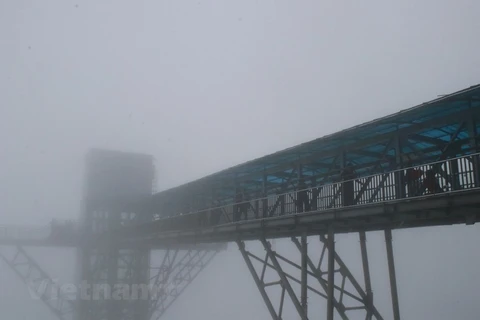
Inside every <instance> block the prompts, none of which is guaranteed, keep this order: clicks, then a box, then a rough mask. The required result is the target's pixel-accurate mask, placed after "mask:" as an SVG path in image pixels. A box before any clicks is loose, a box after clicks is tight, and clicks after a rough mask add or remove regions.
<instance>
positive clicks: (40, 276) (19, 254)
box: [0, 246, 75, 320]
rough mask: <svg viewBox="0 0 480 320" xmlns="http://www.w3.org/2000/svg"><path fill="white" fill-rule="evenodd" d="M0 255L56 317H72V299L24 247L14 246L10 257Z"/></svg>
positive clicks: (66, 318)
mask: <svg viewBox="0 0 480 320" xmlns="http://www.w3.org/2000/svg"><path fill="white" fill-rule="evenodd" d="M0 257H1V258H2V259H3V260H4V261H5V263H6V264H7V265H8V266H9V267H10V268H11V269H12V270H13V271H14V272H15V274H16V275H17V276H18V277H19V278H20V279H21V280H22V281H23V282H24V283H25V284H26V285H27V286H28V288H29V290H30V293H32V291H33V293H34V294H35V295H36V296H37V297H38V298H40V299H41V300H42V301H43V303H44V304H45V305H46V306H47V307H48V309H49V310H50V311H51V312H52V313H53V314H54V315H55V316H56V317H57V319H59V320H68V319H72V317H73V312H74V307H75V305H74V302H73V301H72V299H70V298H69V297H68V296H66V295H65V294H64V293H63V292H62V291H61V290H60V286H59V284H58V283H56V282H55V281H54V280H52V278H51V277H50V276H49V275H48V274H47V273H46V272H45V271H44V270H43V269H42V268H41V267H40V266H39V265H38V263H36V262H35V260H34V259H33V258H32V257H31V256H30V255H29V254H28V253H27V252H26V251H25V249H23V248H22V247H21V246H15V253H14V255H13V257H12V258H7V257H6V256H5V255H3V254H1V253H0ZM37 290H38V291H37ZM35 291H36V292H35Z"/></svg>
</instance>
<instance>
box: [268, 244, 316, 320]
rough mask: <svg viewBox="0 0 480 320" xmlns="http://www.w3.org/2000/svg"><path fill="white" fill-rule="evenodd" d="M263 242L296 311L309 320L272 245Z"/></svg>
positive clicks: (303, 318) (302, 317)
mask: <svg viewBox="0 0 480 320" xmlns="http://www.w3.org/2000/svg"><path fill="white" fill-rule="evenodd" d="M261 241H262V244H263V247H264V248H265V250H266V251H267V254H268V257H269V258H270V260H271V261H272V264H273V266H274V267H275V270H276V271H277V273H278V276H279V277H280V279H281V281H282V285H283V288H284V289H285V290H286V291H287V293H288V295H289V296H290V299H291V300H292V302H293V305H294V306H295V309H297V312H298V314H299V315H300V317H301V319H302V320H308V318H307V315H306V314H305V312H304V310H303V308H302V306H301V304H300V302H299V301H298V298H297V296H296V295H295V292H294V291H293V288H292V286H291V285H290V283H289V282H288V279H287V277H286V276H285V273H284V272H283V270H282V267H281V266H280V263H278V260H277V257H276V256H275V253H274V252H273V251H272V248H271V247H270V243H269V242H268V241H267V240H266V239H265V238H262V239H261Z"/></svg>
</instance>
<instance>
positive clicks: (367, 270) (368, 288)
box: [359, 231, 373, 320]
mask: <svg viewBox="0 0 480 320" xmlns="http://www.w3.org/2000/svg"><path fill="white" fill-rule="evenodd" d="M359 234H360V250H361V251H362V264H363V274H364V277H365V291H366V293H367V299H366V300H367V301H365V306H366V309H367V317H366V320H371V319H372V315H373V310H372V309H373V293H372V284H371V281H370V267H369V265H368V255H367V243H366V242H367V237H366V234H365V231H361V232H360V233H359Z"/></svg>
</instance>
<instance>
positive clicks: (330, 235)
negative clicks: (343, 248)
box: [327, 225, 335, 320]
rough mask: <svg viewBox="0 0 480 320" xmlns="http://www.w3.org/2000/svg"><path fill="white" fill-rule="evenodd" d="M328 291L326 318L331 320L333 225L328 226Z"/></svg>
mask: <svg viewBox="0 0 480 320" xmlns="http://www.w3.org/2000/svg"><path fill="white" fill-rule="evenodd" d="M327 243H328V271H327V272H328V292H327V320H333V314H334V307H333V300H334V299H335V233H334V230H333V226H332V225H331V226H330V227H329V228H328V238H327Z"/></svg>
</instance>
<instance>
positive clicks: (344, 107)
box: [0, 0, 480, 320]
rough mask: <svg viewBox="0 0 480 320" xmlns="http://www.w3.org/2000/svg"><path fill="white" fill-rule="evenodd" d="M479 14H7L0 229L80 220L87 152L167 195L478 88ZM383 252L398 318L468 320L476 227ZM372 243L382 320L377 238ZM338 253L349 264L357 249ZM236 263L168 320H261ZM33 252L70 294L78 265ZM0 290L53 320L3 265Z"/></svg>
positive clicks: (204, 280) (468, 8)
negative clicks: (391, 263)
mask: <svg viewBox="0 0 480 320" xmlns="http://www.w3.org/2000/svg"><path fill="white" fill-rule="evenodd" d="M479 12H480V2H479V1H475V0H470V1H468V0H459V1H455V2H453V1H448V0H435V1H434V0H424V1H414V0H405V1H401V2H398V1H397V2H390V1H379V0H373V1H369V2H357V1H331V0H327V1H307V0H303V1H286V0H242V1H239V0H237V1H234V0H228V1H219V0H210V1H204V0H200V1H171V0H166V1H164V0H161V1H150V0H149V1H147V0H145V1H144V0H141V1H126V0H115V1H113V0H103V1H94V0H88V1H81V0H78V1H70V0H63V1H59V0H44V1H31V0H30V1H27V0H1V1H0V224H46V223H48V222H49V221H50V220H51V219H52V218H54V217H57V218H65V219H71V218H76V217H77V216H78V214H79V210H80V200H81V199H80V198H81V187H82V177H83V160H84V155H85V153H86V151H87V149H88V148H90V147H102V148H109V149H118V150H123V151H134V152H142V153H148V154H152V155H154V156H155V159H156V167H157V176H158V189H159V190H163V189H166V188H169V187H173V186H176V185H178V184H180V183H184V182H187V181H190V180H192V179H195V178H199V177H202V176H204V175H206V174H209V173H213V172H215V171H217V170H220V169H224V168H226V167H229V166H232V165H234V164H238V163H241V162H243V161H246V160H250V159H252V158H255V157H259V156H262V155H265V154H268V153H271V152H274V151H277V150H279V149H283V148H286V147H290V146H292V145H295V144H297V143H301V142H305V141H308V140H311V139H314V138H317V137H319V136H323V135H325V134H329V133H333V132H335V131H338V130H341V129H344V128H347V127H349V126H352V125H355V124H359V123H361V122H364V121H368V120H372V119H373V118H376V117H380V116H384V115H388V114H390V113H392V112H395V111H399V110H400V109H404V108H408V107H411V106H413V105H416V104H419V103H422V102H425V101H428V100H431V99H433V98H436V97H437V96H438V95H442V94H447V93H451V92H453V91H456V90H459V89H463V88H465V87H468V86H470V85H474V84H478V83H480V73H479V71H480V54H479V50H480V42H479V41H478V30H480V19H478V14H479ZM394 236H395V237H396V239H395V250H396V254H397V262H398V264H397V269H398V270H397V272H398V278H399V281H401V284H400V285H399V289H400V303H401V307H402V312H403V316H404V317H405V319H413V320H416V319H419V320H420V319H439V320H443V319H445V320H447V319H448V320H450V319H453V318H456V319H476V318H477V314H478V313H479V312H480V304H479V303H478V298H477V296H478V289H477V288H478V287H479V285H480V282H479V280H478V279H477V278H476V277H474V275H475V274H476V272H477V270H478V269H479V268H480V258H478V248H477V246H476V244H477V243H478V241H479V240H480V235H479V228H478V227H477V226H473V227H472V226H469V227H465V226H458V227H448V228H447V227H445V228H433V229H418V230H410V231H399V232H395V233H394ZM371 238H372V240H371V241H369V245H370V246H371V249H370V251H369V253H370V256H371V260H372V264H374V262H377V264H375V265H374V266H372V272H374V271H375V272H377V273H376V275H374V276H373V278H374V281H376V280H378V282H379V283H380V284H378V286H377V287H376V288H377V289H376V293H375V299H376V302H378V303H379V304H381V305H380V306H379V308H381V309H382V310H386V311H385V312H384V313H385V317H386V318H389V317H391V316H390V312H391V311H390V310H391V308H390V306H389V305H388V303H389V300H388V296H387V294H388V283H387V282H388V278H387V276H386V261H385V259H384V240H383V239H382V237H381V234H372V235H371ZM338 241H339V251H341V252H340V253H342V256H345V255H346V256H347V257H349V258H350V260H351V261H352V264H353V265H354V266H355V265H357V266H359V264H360V260H359V258H358V257H359V252H358V239H357V238H356V235H351V236H345V237H340V238H339V240H338ZM312 242H313V241H312ZM282 243H283V242H281V241H277V242H276V246H277V248H278V250H279V252H280V248H282ZM230 247H231V248H230V249H229V253H226V254H223V255H222V256H221V257H219V258H218V259H217V260H215V261H214V262H213V264H212V265H211V266H210V268H209V269H208V270H206V271H205V273H204V274H202V275H201V276H200V277H199V278H198V279H197V282H196V283H195V284H194V285H193V286H192V287H191V288H190V289H189V290H188V291H187V292H186V293H185V296H184V297H183V298H182V299H181V300H179V301H178V303H176V304H175V306H174V307H172V309H171V310H170V312H169V313H168V314H167V315H166V317H165V319H168V320H175V319H192V318H193V317H194V316H200V317H204V319H212V320H215V319H222V320H223V319H227V318H228V319H232V320H243V319H247V318H248V319H267V318H268V313H267V311H266V308H264V306H263V303H262V301H261V297H260V295H259V294H258V291H257V289H256V288H255V284H254V282H253V279H251V277H250V276H249V274H248V270H247V268H246V266H245V265H244V263H243V261H242V259H241V256H240V254H239V253H238V250H237V249H236V248H235V247H234V246H233V245H231V246H230ZM285 248H286V247H285ZM31 251H32V254H35V255H36V256H38V259H39V260H40V262H42V265H45V268H46V269H48V270H49V272H51V273H52V274H53V273H55V274H59V276H61V277H65V278H67V281H68V277H70V271H71V269H73V267H74V265H73V252H70V251H68V250H57V249H48V250H39V249H35V250H33V249H32V250H31ZM346 260H348V259H346ZM354 269H359V267H356V268H355V267H354ZM359 270H360V269H359ZM356 272H358V270H357V271H356ZM72 274H73V272H72ZM377 275H378V277H377ZM377 278H378V279H377ZM0 280H1V282H0V287H1V290H0V309H1V310H2V313H3V314H5V313H6V314H7V315H9V318H11V319H21V320H23V319H24V318H25V320H31V319H32V320H33V319H39V320H47V319H51V317H50V315H49V313H48V311H47V310H46V309H45V308H44V307H43V306H42V305H41V304H39V303H38V302H32V301H30V300H29V297H28V294H27V293H26V289H24V288H23V287H22V286H21V283H20V282H19V281H17V279H16V278H15V275H14V274H13V272H12V271H11V270H9V269H8V268H7V267H6V266H3V265H2V264H0ZM215 281H217V283H215ZM382 281H383V282H382ZM6 288H9V289H7V290H6ZM377 297H378V301H377ZM187 301H188V302H187ZM20 306H22V307H20ZM202 319H203V318H202Z"/></svg>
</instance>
